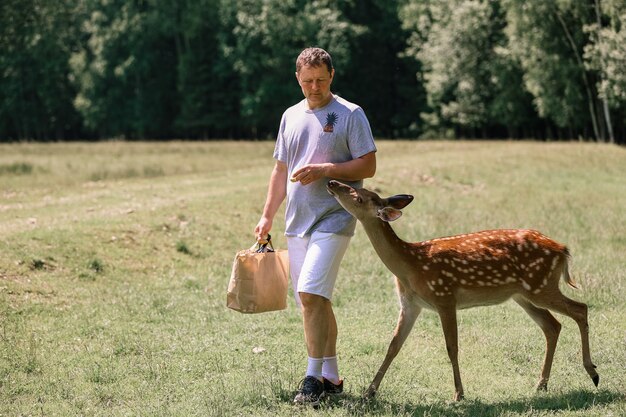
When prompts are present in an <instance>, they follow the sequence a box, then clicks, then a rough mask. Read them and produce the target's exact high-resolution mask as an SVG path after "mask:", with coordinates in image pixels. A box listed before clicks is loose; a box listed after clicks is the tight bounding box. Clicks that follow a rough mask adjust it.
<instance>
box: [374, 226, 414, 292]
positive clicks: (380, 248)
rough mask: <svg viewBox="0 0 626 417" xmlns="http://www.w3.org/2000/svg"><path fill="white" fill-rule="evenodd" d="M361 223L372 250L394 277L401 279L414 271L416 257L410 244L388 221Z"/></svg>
mask: <svg viewBox="0 0 626 417" xmlns="http://www.w3.org/2000/svg"><path fill="white" fill-rule="evenodd" d="M362 223H363V226H364V228H365V232H366V233H367V236H368V237H369V239H370V242H372V246H374V250H376V253H377V254H378V256H379V257H380V259H381V260H382V261H383V263H384V264H385V266H386V267H387V268H388V269H389V270H390V271H391V272H392V273H393V274H394V275H395V276H396V277H398V278H399V279H401V280H402V279H403V278H405V277H408V276H409V275H411V273H412V272H413V271H415V267H416V258H415V255H414V253H413V250H412V246H411V244H409V243H408V242H405V241H404V240H402V239H400V238H399V237H398V235H396V232H394V230H393V229H392V228H391V225H389V223H387V222H384V221H382V220H380V219H372V220H371V221H369V222H362Z"/></svg>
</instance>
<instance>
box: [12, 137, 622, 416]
mask: <svg viewBox="0 0 626 417" xmlns="http://www.w3.org/2000/svg"><path fill="white" fill-rule="evenodd" d="M378 145H379V153H378V172H377V175H376V177H375V178H374V179H371V180H368V181H367V182H366V185H367V187H369V188H373V189H376V190H377V191H379V192H380V193H381V194H383V195H390V194H396V193H411V194H413V195H415V197H416V198H415V201H414V202H413V203H412V204H411V205H410V206H408V207H407V208H406V209H405V210H404V213H405V215H404V217H403V218H402V219H400V220H399V221H398V222H396V223H395V224H394V227H395V229H396V231H397V233H398V234H399V235H400V236H401V237H403V238H405V239H406V240H413V241H417V240H425V239H429V238H432V237H437V236H442V235H449V234H457V233H463V232H468V231H474V230H480V229H488V228H500V227H503V228H508V227H523V228H536V229H539V230H541V231H543V232H544V233H546V234H547V235H549V236H551V237H553V238H554V239H556V240H558V241H560V242H563V243H565V244H567V245H568V246H569V248H570V250H571V253H572V255H573V259H572V265H571V271H572V273H573V275H574V277H575V279H576V280H577V281H578V282H579V283H580V284H581V287H582V290H580V291H575V290H571V289H565V288H564V291H565V292H566V293H567V294H568V295H569V296H571V297H572V298H575V299H577V300H580V301H583V302H585V303H587V304H588V305H589V307H590V310H589V318H590V327H591V348H592V357H593V359H594V362H595V363H596V364H597V365H598V372H599V373H600V377H601V380H600V387H599V389H595V388H594V387H593V384H592V382H591V380H590V379H589V378H588V376H587V375H586V373H585V371H584V369H583V367H582V360H581V354H580V338H579V333H578V329H577V326H576V324H575V323H574V322H573V321H572V320H570V319H568V318H566V317H562V316H559V319H560V321H561V322H562V324H563V330H562V332H561V337H560V340H559V346H558V348H557V352H556V357H555V362H554V366H553V372H552V378H551V380H550V387H549V389H550V391H549V392H548V393H541V394H537V393H535V392H534V391H533V387H534V384H535V383H536V381H537V379H538V375H539V369H540V366H541V361H542V358H543V350H544V343H545V342H544V339H543V335H542V334H541V331H540V330H539V328H538V327H537V326H536V325H535V324H534V323H533V322H532V321H531V320H530V319H529V318H528V317H527V316H526V315H525V314H524V312H523V311H522V310H521V309H520V308H519V307H517V306H516V305H515V304H513V303H505V304H503V305H501V306H495V307H488V308H478V309H472V310H464V311H462V312H460V313H459V329H460V365H461V373H462V377H463V382H464V386H465V393H466V400H464V401H462V402H461V403H458V404H455V403H452V402H451V401H450V399H451V398H452V393H453V384H452V371H451V367H450V365H449V362H448V358H447V354H446V352H445V346H444V342H443V335H442V333H441V328H440V325H439V322H438V317H437V316H436V314H434V313H432V312H424V313H423V314H422V316H421V317H420V318H419V320H418V322H417V324H416V325H415V328H414V330H413V333H412V334H411V336H410V337H409V339H408V340H407V342H406V344H405V346H404V348H403V350H402V351H401V352H400V354H399V355H398V357H397V358H396V360H395V361H394V363H393V364H392V366H391V368H390V370H389V372H388V373H387V376H386V377H385V379H384V380H383V382H382V385H381V389H380V391H379V395H378V396H377V398H376V399H375V400H373V401H371V402H368V403H364V402H362V401H361V400H360V394H361V392H362V390H364V389H365V388H366V387H367V385H368V384H369V382H370V380H371V378H372V377H373V375H374V373H375V372H376V370H377V368H378V366H379V365H380V363H381V361H382V359H383V356H384V354H385V351H386V349H387V345H388V343H389V340H390V337H391V332H392V330H393V327H394V326H395V320H396V317H397V313H398V303H397V301H396V299H395V294H394V288H393V283H392V280H391V277H390V274H389V273H388V272H387V271H386V270H385V268H384V266H383V265H382V263H381V262H380V261H379V260H378V259H377V257H376V256H375V254H374V251H373V249H372V247H371V245H370V243H369V241H368V240H367V239H366V236H365V234H364V233H363V230H362V229H361V227H360V226H358V228H357V233H356V236H355V238H354V239H353V241H352V244H351V247H350V249H349V250H348V253H347V255H346V258H345V260H344V263H343V265H342V270H341V272H340V277H339V280H338V284H337V288H336V292H335V299H334V304H335V310H336V314H337V318H338V322H339V328H340V336H339V356H340V370H341V373H342V375H343V377H344V378H345V381H346V390H347V395H346V396H345V397H344V398H342V399H338V400H333V401H329V402H327V403H325V404H324V405H323V406H322V408H321V409H320V410H317V411H314V410H299V409H294V407H293V406H292V405H291V399H292V397H293V393H294V390H295V388H296V386H297V383H298V382H299V380H300V379H301V378H302V376H303V372H304V369H305V366H306V351H305V346H304V340H303V335H302V325H301V317H300V315H299V313H298V311H297V310H296V308H295V306H294V304H293V301H292V300H291V299H290V301H289V307H288V309H287V310H285V311H282V312H275V313H267V314H261V315H241V314H238V313H235V312H233V311H230V310H228V309H227V308H226V307H225V299H226V286H227V283H228V279H229V276H230V269H231V265H232V260H233V257H234V254H235V252H236V251H237V250H240V249H243V248H246V247H249V246H251V245H252V243H253V239H254V236H253V228H254V226H255V225H256V222H257V221H258V218H259V216H260V214H261V210H262V207H263V203H264V199H265V192H266V189H267V180H268V177H269V174H270V172H271V169H272V166H273V161H272V157H271V155H272V150H273V144H272V143H269V142H261V143H252V142H210V143H184V142H172V143H123V142H109V143H97V144H86V143H76V144H14V145H0V416H22V415H45V416H66V415H96V416H122V415H124V416H126V415H146V416H148V415H149V416H170V415H176V416H191V415H194V416H230V415H242V416H292V415H303V416H307V415H311V416H317V415H324V416H355V415H373V416H589V415H593V416H620V415H626V397H625V396H624V393H625V392H626V377H625V376H624V375H625V370H626V314H624V313H625V312H624V299H626V288H625V283H626V272H625V271H624V254H625V253H626V237H625V236H626V210H625V208H626V150H625V149H623V148H619V147H615V146H604V145H594V144H580V143H548V144H541V143H532V142H521V143H519V142H385V141H380V142H379V143H378ZM282 232H283V217H282V212H281V214H280V215H279V216H278V218H277V219H276V220H275V229H274V231H273V233H272V235H273V236H274V239H273V240H274V242H275V245H276V246H277V247H284V246H285V240H284V238H283V237H282ZM258 347H261V348H263V349H255V348H258ZM255 352H260V353H255Z"/></svg>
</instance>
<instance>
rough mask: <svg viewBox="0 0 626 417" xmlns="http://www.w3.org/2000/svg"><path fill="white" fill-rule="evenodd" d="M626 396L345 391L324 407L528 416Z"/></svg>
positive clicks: (419, 413)
mask: <svg viewBox="0 0 626 417" xmlns="http://www.w3.org/2000/svg"><path fill="white" fill-rule="evenodd" d="M294 394H295V392H291V391H289V392H287V391H285V392H282V393H281V395H280V397H281V398H282V399H284V400H286V401H291V399H292V398H293V395H294ZM625 400H626V395H624V394H622V393H618V392H612V391H609V390H598V391H587V390H577V391H572V392H568V393H563V394H554V395H552V394H537V395H535V396H529V397H528V398H518V399H514V400H511V401H500V402H493V403H489V402H483V401H481V400H480V399H477V400H467V399H465V400H463V401H460V402H458V403H455V402H436V403H416V402H413V401H411V400H410V399H408V400H407V401H406V402H402V403H394V402H390V401H387V400H384V399H376V398H375V399H372V400H369V401H367V400H363V399H362V398H361V397H360V396H356V395H353V394H344V395H341V396H337V397H331V398H327V399H326V400H324V401H323V403H322V404H321V406H320V408H321V409H332V408H343V409H346V410H347V411H348V412H349V413H350V414H351V415H355V416H361V415H371V416H376V415H390V414H391V415H406V416H424V415H428V416H446V417H450V416H500V415H502V414H505V413H511V412H512V413H518V414H522V415H527V414H528V413H529V412H533V411H535V412H536V411H558V410H567V411H580V410H590V412H593V408H595V407H601V406H605V405H609V404H612V403H614V402H619V401H625Z"/></svg>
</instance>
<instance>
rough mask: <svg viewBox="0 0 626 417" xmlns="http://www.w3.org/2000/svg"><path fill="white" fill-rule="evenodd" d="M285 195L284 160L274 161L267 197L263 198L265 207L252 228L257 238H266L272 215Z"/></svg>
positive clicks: (270, 227) (285, 176) (285, 167)
mask: <svg viewBox="0 0 626 417" xmlns="http://www.w3.org/2000/svg"><path fill="white" fill-rule="evenodd" d="M286 195H287V165H286V164H285V163H284V162H280V161H276V165H274V170H273V171H272V175H271V176H270V183H269V187H268V190H267V199H266V200H265V207H264V208H263V215H262V216H261V220H259V223H258V224H257V225H256V227H255V228H254V235H255V236H256V238H257V240H262V239H265V238H267V235H268V234H269V232H270V230H271V229H272V223H273V221H274V216H275V215H276V212H277V211H278V209H279V208H280V205H281V204H282V203H283V200H284V199H285V196H286Z"/></svg>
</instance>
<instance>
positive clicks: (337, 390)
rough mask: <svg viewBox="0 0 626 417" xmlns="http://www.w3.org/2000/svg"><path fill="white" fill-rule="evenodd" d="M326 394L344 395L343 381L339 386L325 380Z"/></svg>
mask: <svg viewBox="0 0 626 417" xmlns="http://www.w3.org/2000/svg"><path fill="white" fill-rule="evenodd" d="M324 392H325V393H326V394H329V395H339V394H342V393H343V379H342V380H340V381H339V383H338V384H337V385H335V384H333V383H332V382H331V381H330V380H328V379H326V378H324Z"/></svg>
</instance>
